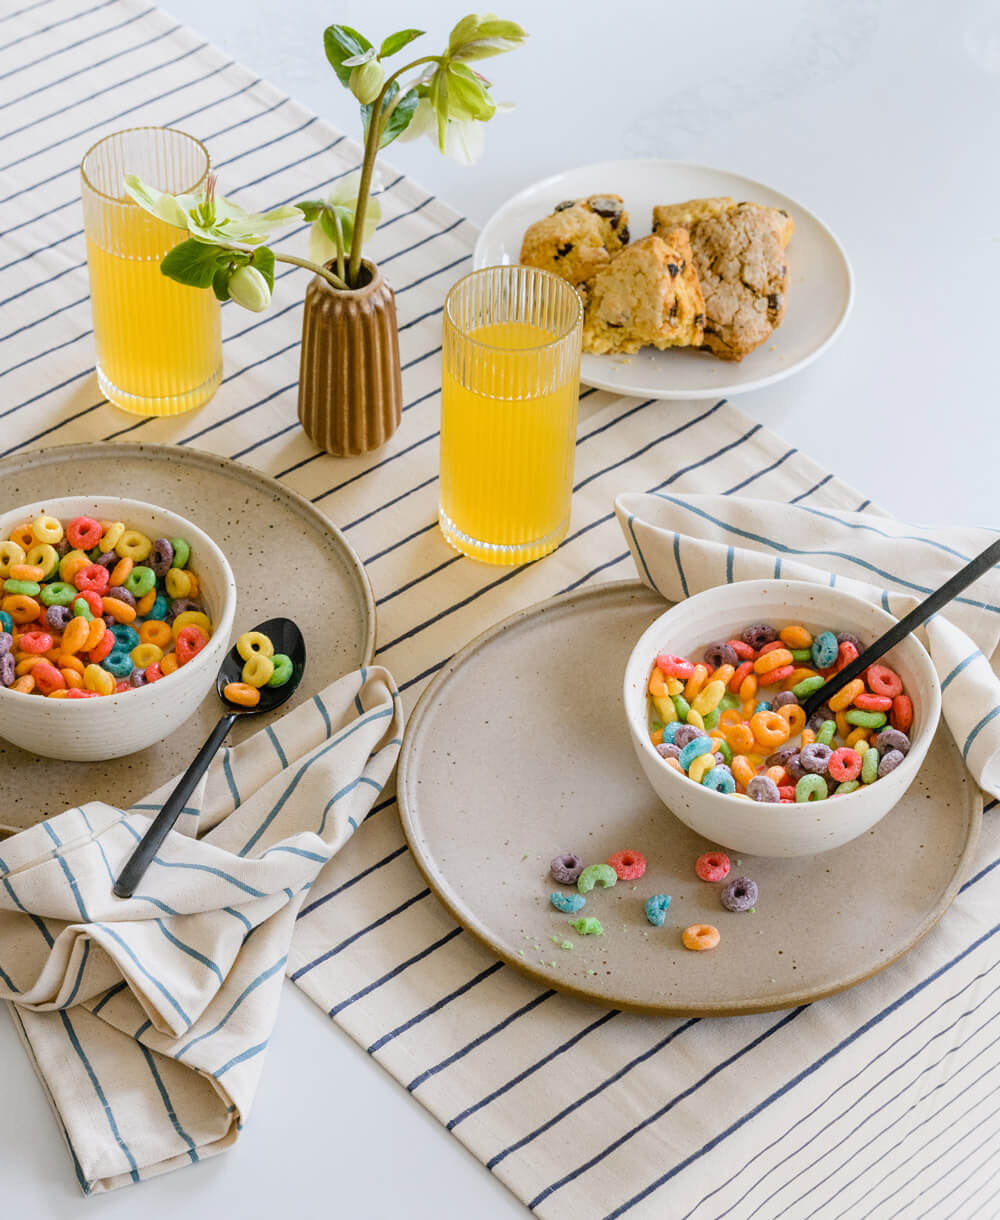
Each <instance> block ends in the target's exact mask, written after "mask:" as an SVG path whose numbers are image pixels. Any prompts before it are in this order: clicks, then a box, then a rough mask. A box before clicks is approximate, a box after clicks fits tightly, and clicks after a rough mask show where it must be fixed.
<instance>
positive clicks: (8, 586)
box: [3, 578, 42, 597]
mask: <svg viewBox="0 0 1000 1220" xmlns="http://www.w3.org/2000/svg"><path fill="white" fill-rule="evenodd" d="M3 591H4V596H6V595H7V594H8V593H24V594H26V595H27V596H28V597H37V596H38V594H39V593H40V592H41V591H42V586H41V585H40V584H39V583H38V582H37V581H35V580H11V579H9V578H8V579H7V580H5V581H4V582H3Z"/></svg>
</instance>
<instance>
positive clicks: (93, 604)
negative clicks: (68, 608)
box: [73, 568, 104, 618]
mask: <svg viewBox="0 0 1000 1220" xmlns="http://www.w3.org/2000/svg"><path fill="white" fill-rule="evenodd" d="M101 570H102V571H103V570H104V569H103V568H102V569H101ZM77 597H82V598H83V600H84V601H85V602H86V603H87V605H88V607H89V608H90V613H91V614H92V615H93V616H94V618H100V617H101V615H102V614H103V613H104V605H103V604H102V602H101V597H100V594H98V593H95V592H94V590H93V589H81V590H80V592H79V593H78V594H77ZM73 600H74V601H76V598H74V599H73Z"/></svg>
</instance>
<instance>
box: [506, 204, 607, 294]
mask: <svg viewBox="0 0 1000 1220" xmlns="http://www.w3.org/2000/svg"><path fill="white" fill-rule="evenodd" d="M628 239H629V232H628V212H626V211H625V204H624V201H623V200H622V199H621V197H620V196H618V195H591V196H590V197H589V198H587V199H567V200H565V201H564V202H563V203H559V204H557V205H556V208H555V210H554V211H553V213H552V215H551V216H546V217H544V218H543V219H542V220H537V221H535V223H534V224H533V225H531V226H530V227H529V228H528V229H527V231H526V232H525V234H524V240H523V242H522V244H521V262H522V263H525V264H526V265H527V266H529V267H541V268H543V269H544V270H545V271H553V272H555V274H556V275H558V276H561V277H562V278H563V279H564V280H568V281H569V282H570V283H571V284H573V285H574V286H575V287H577V288H583V287H585V286H586V285H588V284H589V283H590V281H591V280H592V279H593V278H594V276H595V275H596V274H597V273H598V271H600V270H601V269H602V268H603V267H606V266H607V265H608V264H609V263H610V261H611V258H612V256H613V255H614V254H616V253H617V252H618V251H619V250H621V249H622V247H623V246H625V245H627V244H628Z"/></svg>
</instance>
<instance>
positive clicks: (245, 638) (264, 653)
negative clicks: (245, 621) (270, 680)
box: [236, 631, 274, 661]
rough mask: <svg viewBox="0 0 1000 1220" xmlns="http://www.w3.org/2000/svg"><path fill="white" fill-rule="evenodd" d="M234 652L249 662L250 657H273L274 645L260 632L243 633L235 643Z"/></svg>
mask: <svg viewBox="0 0 1000 1220" xmlns="http://www.w3.org/2000/svg"><path fill="white" fill-rule="evenodd" d="M236 651H237V652H238V653H239V654H240V656H241V657H242V658H243V660H244V661H249V660H250V658H251V657H252V656H261V657H273V656H274V645H273V644H272V643H271V640H270V639H269V638H268V636H266V635H264V633H263V632H261V631H244V632H243V634H242V635H241V636H240V637H239V638H238V639H237V641H236Z"/></svg>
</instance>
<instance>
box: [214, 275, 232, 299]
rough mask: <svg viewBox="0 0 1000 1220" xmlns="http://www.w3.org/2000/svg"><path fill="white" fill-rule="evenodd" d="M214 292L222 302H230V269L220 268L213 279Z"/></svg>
mask: <svg viewBox="0 0 1000 1220" xmlns="http://www.w3.org/2000/svg"><path fill="white" fill-rule="evenodd" d="M212 291H213V292H214V293H215V295H216V296H217V297H218V298H219V300H220V301H228V300H229V268H228V267H220V268H219V269H218V271H216V273H215V275H214V277H213V278H212Z"/></svg>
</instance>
